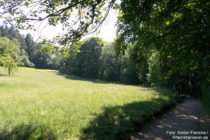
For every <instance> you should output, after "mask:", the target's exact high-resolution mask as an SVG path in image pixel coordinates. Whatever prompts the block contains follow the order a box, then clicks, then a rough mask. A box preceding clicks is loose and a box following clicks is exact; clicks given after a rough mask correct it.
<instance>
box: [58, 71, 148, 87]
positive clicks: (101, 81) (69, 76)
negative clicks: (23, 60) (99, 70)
mask: <svg viewBox="0 0 210 140" xmlns="http://www.w3.org/2000/svg"><path fill="white" fill-rule="evenodd" d="M55 73H56V74H57V75H60V76H64V77H65V78H67V79H70V80H80V81H87V82H93V83H97V84H120V85H129V86H139V84H127V83H122V82H111V81H104V80H100V79H90V78H83V77H78V76H75V75H69V74H64V73H60V72H55ZM141 87H145V88H150V86H147V85H141Z"/></svg>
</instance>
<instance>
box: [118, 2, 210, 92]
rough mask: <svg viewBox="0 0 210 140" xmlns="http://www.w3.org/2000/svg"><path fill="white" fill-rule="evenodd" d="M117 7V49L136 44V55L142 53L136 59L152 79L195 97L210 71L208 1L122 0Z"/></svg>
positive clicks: (204, 83)
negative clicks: (146, 69) (118, 9)
mask: <svg viewBox="0 0 210 140" xmlns="http://www.w3.org/2000/svg"><path fill="white" fill-rule="evenodd" d="M119 7H120V10H121V15H120V16H119V24H118V40H117V42H118V44H120V45H118V46H117V47H118V50H119V51H120V52H123V51H124V50H125V49H126V48H127V47H128V46H129V45H130V44H134V45H137V47H136V48H138V49H136V51H135V53H136V56H143V57H142V60H138V57H136V58H137V62H138V63H141V62H146V63H148V66H147V67H148V69H149V74H148V76H149V77H148V78H149V80H150V81H151V82H153V83H156V84H159V85H162V86H167V87H170V88H174V89H175V90H177V91H178V92H181V93H183V92H184V93H186V92H190V93H191V94H194V95H196V96H198V95H199V94H200V93H201V87H202V86H204V85H206V84H207V83H208V81H207V75H208V72H209V70H210V67H209V66H210V65H209V62H210V61H209V60H210V59H209V58H210V57H209V54H210V53H209V44H210V43H209V39H208V38H209V35H210V34H209V32H207V30H208V27H209V24H210V23H209V21H210V20H209V17H210V14H209V13H210V11H209V9H210V3H209V2H208V1H199V0H198V1H196V0H185V1H182V0H176V1H171V0H158V1H154V0H150V1H148V0H141V1H140V2H139V1H133V0H125V1H122V2H121V4H120V6H119ZM146 52H148V53H146ZM145 54H146V55H145ZM149 55H151V57H149ZM154 57H155V58H154ZM149 65H150V66H149ZM144 66H145V65H144V64H141V65H140V67H144ZM156 68H157V69H156ZM156 74H157V75H156Z"/></svg>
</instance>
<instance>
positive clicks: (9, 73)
mask: <svg viewBox="0 0 210 140" xmlns="http://www.w3.org/2000/svg"><path fill="white" fill-rule="evenodd" d="M8 75H9V76H10V75H11V69H10V68H8Z"/></svg>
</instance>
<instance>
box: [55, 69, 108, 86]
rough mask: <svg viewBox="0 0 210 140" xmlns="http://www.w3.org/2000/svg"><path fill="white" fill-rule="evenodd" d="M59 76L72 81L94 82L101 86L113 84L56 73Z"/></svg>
mask: <svg viewBox="0 0 210 140" xmlns="http://www.w3.org/2000/svg"><path fill="white" fill-rule="evenodd" d="M56 74H57V75H61V76H64V77H65V78H67V79H71V80H82V81H88V82H93V83H101V84H104V83H105V84H108V83H111V82H107V81H103V80H99V79H89V78H82V77H78V76H74V75H69V74H64V73H60V72H56Z"/></svg>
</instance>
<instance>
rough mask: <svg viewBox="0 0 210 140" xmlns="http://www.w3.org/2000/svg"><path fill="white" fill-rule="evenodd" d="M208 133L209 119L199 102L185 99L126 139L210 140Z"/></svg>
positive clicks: (209, 127) (209, 129)
mask: <svg viewBox="0 0 210 140" xmlns="http://www.w3.org/2000/svg"><path fill="white" fill-rule="evenodd" d="M185 132H186V133H185ZM198 133H200V134H198ZM209 133H210V117H209V115H208V113H207V112H206V110H205V109H204V107H203V106H202V104H201V103H200V101H199V100H196V99H186V100H184V101H183V102H182V103H180V104H178V105H177V106H176V107H175V108H174V109H173V110H172V111H170V112H169V113H167V114H165V115H164V116H162V117H160V118H158V119H156V120H154V121H153V122H151V123H149V124H147V125H146V126H145V127H144V128H143V129H142V130H141V131H138V132H133V133H130V134H128V136H127V138H126V139H131V140H171V139H178V137H179V139H184V138H183V137H182V136H191V137H192V136H196V137H197V138H196V139H199V137H200V138H201V139H202V140H204V139H210V134H209ZM198 136H199V137H198ZM191 139H192V138H191Z"/></svg>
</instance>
